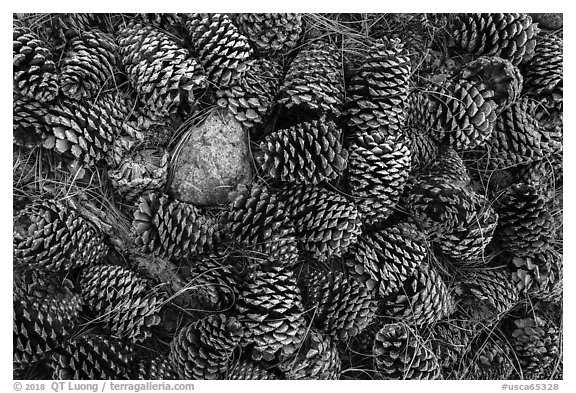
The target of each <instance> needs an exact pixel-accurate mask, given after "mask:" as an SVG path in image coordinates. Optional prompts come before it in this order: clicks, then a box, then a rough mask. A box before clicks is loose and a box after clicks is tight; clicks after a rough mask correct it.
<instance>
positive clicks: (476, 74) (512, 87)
mask: <svg viewBox="0 0 576 393" xmlns="http://www.w3.org/2000/svg"><path fill="white" fill-rule="evenodd" d="M458 76H459V78H461V79H465V80H468V81H470V82H471V83H472V84H474V86H476V88H477V89H478V90H479V91H491V92H492V97H491V98H492V100H493V101H494V102H495V103H496V105H497V106H498V108H497V111H496V113H497V114H499V113H500V112H502V111H503V110H504V109H506V108H508V107H510V105H512V104H513V103H514V102H516V101H517V100H518V99H519V98H520V93H521V92H522V84H523V78H522V74H520V70H519V69H518V67H516V66H514V65H513V64H512V63H511V62H510V61H508V60H504V59H502V58H500V57H496V56H490V57H488V56H481V57H479V58H477V59H475V60H473V61H471V62H469V63H468V64H466V65H465V66H464V68H463V69H462V71H460V73H459V75H458Z"/></svg>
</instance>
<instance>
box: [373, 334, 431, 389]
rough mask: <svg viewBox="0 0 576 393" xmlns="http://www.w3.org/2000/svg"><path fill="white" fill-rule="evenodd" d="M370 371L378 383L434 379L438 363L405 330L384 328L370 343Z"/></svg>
mask: <svg viewBox="0 0 576 393" xmlns="http://www.w3.org/2000/svg"><path fill="white" fill-rule="evenodd" d="M372 353H373V355H374V367H375V368H376V371H377V372H378V374H379V375H380V377H381V378H382V379H436V378H438V376H439V374H440V368H439V365H438V359H437V358H436V356H435V355H434V353H433V352H432V351H431V350H430V349H429V348H427V347H426V346H425V345H424V343H423V342H422V338H421V337H419V336H418V335H417V334H416V333H415V332H414V331H413V330H412V329H411V328H410V327H409V326H407V325H405V324H403V323H394V324H389V325H385V326H384V327H383V328H382V329H381V330H380V331H379V332H378V333H377V334H376V338H375V339H374V346H373V349H372Z"/></svg>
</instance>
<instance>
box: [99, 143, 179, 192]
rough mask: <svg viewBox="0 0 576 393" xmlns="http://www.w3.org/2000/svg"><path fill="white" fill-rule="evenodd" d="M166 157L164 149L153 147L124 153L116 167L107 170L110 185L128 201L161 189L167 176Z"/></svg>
mask: <svg viewBox="0 0 576 393" xmlns="http://www.w3.org/2000/svg"><path fill="white" fill-rule="evenodd" d="M168 157H169V154H168V152H167V151H166V150H163V149H154V148H151V149H141V150H137V151H134V152H132V153H131V154H130V155H126V156H125V157H123V158H122V160H121V161H120V165H119V166H118V167H117V168H115V169H111V170H109V171H108V176H109V177H110V180H111V182H112V186H113V187H114V189H115V190H116V192H117V193H118V194H119V195H121V196H122V197H123V198H124V199H126V201H129V202H134V201H136V200H138V197H139V196H140V195H143V194H147V193H150V192H154V191H158V190H161V189H163V188H164V186H165V185H166V181H167V177H168Z"/></svg>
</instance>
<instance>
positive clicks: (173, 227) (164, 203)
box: [132, 194, 220, 259]
mask: <svg viewBox="0 0 576 393" xmlns="http://www.w3.org/2000/svg"><path fill="white" fill-rule="evenodd" d="M132 229H133V232H134V234H135V236H136V238H135V243H136V245H137V246H139V247H140V248H141V249H142V251H144V252H149V253H152V254H154V255H156V256H160V257H164V258H177V259H178V258H186V257H189V256H192V255H196V254H202V253H205V252H208V251H210V250H211V249H213V248H214V246H215V244H216V243H217V242H218V241H219V237H220V234H219V225H218V223H217V222H216V221H215V220H214V219H212V218H211V217H210V216H208V215H206V214H204V213H202V212H200V210H198V209H197V208H196V207H195V206H194V205H192V204H189V203H184V202H180V201H178V200H170V199H169V197H168V196H167V195H163V194H149V195H147V196H141V197H140V199H139V202H138V206H137V207H136V210H135V211H134V219H133V220H132Z"/></svg>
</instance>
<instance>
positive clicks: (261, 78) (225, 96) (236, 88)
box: [216, 59, 282, 128]
mask: <svg viewBox="0 0 576 393" xmlns="http://www.w3.org/2000/svg"><path fill="white" fill-rule="evenodd" d="M281 77H282V69H281V68H280V65H279V64H278V63H276V62H275V61H272V60H268V59H257V60H255V61H254V64H252V67H250V69H249V70H248V71H247V72H246V73H245V74H244V76H243V77H242V78H238V79H236V80H235V81H234V83H231V84H230V85H228V86H226V87H225V88H223V89H221V90H218V91H217V92H216V95H217V97H218V98H219V100H218V101H217V104H218V105H219V106H221V107H225V108H227V109H228V111H229V112H230V113H232V114H233V115H234V117H235V118H236V120H238V121H239V122H241V123H242V124H243V125H244V127H246V128H250V127H254V126H255V125H258V124H261V123H262V122H264V121H265V120H267V118H268V116H269V114H270V111H271V109H272V105H273V104H274V98H275V97H276V93H277V92H278V89H279V88H280V81H281Z"/></svg>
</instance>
